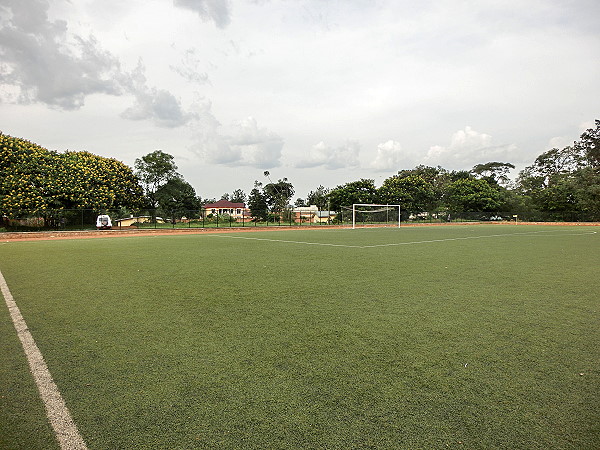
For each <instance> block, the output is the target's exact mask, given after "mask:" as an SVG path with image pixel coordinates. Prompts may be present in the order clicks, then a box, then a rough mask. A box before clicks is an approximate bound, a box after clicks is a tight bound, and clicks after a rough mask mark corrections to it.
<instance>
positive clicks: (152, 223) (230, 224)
mask: <svg viewBox="0 0 600 450" xmlns="http://www.w3.org/2000/svg"><path fill="white" fill-rule="evenodd" d="M99 214H107V215H108V216H109V217H110V218H111V221H112V229H122V230H123V229H158V228H234V227H241V228H245V227H281V226H296V227H327V226H331V225H335V226H340V225H343V226H351V225H352V211H348V210H342V211H340V212H337V213H334V212H330V211H318V212H315V213H314V214H308V215H307V214H294V213H293V211H287V212H286V213H284V214H283V215H273V214H272V215H270V216H269V218H268V219H267V220H260V221H257V220H254V219H252V218H250V217H244V218H238V219H236V218H234V217H232V216H228V215H212V214H209V215H203V214H201V213H200V212H199V211H177V212H169V211H161V210H139V211H131V210H123V209H119V210H92V209H74V210H65V209H62V210H43V211H22V210H18V211H17V210H8V211H3V212H2V215H1V216H0V231H40V230H65V231H68V230H71V231H81V230H94V229H96V217H97V216H98V215H99ZM598 219H599V218H598V217H594V216H593V215H592V214H584V213H581V212H570V211H566V212H565V211H563V212H539V211H537V212H518V213H513V212H460V213H457V212H449V211H436V212H422V213H418V214H409V213H407V212H405V211H403V212H402V217H401V222H402V223H457V222H481V221H492V222H494V221H512V222H515V221H517V222H592V221H598ZM361 220H362V222H361V223H362V224H365V225H369V224H381V223H382V222H381V221H380V220H375V221H373V222H371V221H370V219H361ZM389 222H390V223H394V222H395V223H396V224H397V223H398V217H397V215H396V217H390V218H389Z"/></svg>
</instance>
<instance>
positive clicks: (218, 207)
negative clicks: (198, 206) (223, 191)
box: [202, 200, 250, 220]
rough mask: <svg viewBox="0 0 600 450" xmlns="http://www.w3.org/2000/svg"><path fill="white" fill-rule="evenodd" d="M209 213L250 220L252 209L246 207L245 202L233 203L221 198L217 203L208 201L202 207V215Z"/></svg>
mask: <svg viewBox="0 0 600 450" xmlns="http://www.w3.org/2000/svg"><path fill="white" fill-rule="evenodd" d="M209 214H212V215H216V214H218V215H219V216H223V215H228V216H230V217H233V218H234V219H236V220H248V219H250V209H249V208H246V204H245V203H233V202H230V201H229V200H219V201H218V202H215V203H207V204H206V205H204V206H203V207H202V215H203V216H205V217H206V216H208V215H209Z"/></svg>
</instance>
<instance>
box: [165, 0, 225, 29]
mask: <svg viewBox="0 0 600 450" xmlns="http://www.w3.org/2000/svg"><path fill="white" fill-rule="evenodd" d="M173 5H175V6H178V7H180V8H185V9H189V10H191V11H194V12H196V13H198V15H199V16H200V17H201V18H202V19H203V20H212V21H214V22H215V24H216V25H217V26H218V27H219V28H225V27H226V26H227V25H229V22H230V20H231V19H230V14H231V11H230V4H229V0H173Z"/></svg>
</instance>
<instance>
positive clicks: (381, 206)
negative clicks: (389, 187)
mask: <svg viewBox="0 0 600 450" xmlns="http://www.w3.org/2000/svg"><path fill="white" fill-rule="evenodd" d="M361 206H362V207H366V206H368V207H372V208H379V209H374V210H371V211H365V210H358V209H357V208H360V207H361ZM396 208H397V209H398V228H400V205H389V204H386V205H384V204H378V203H353V204H352V228H356V212H357V211H359V212H366V213H369V212H370V213H373V212H382V211H389V210H390V209H396Z"/></svg>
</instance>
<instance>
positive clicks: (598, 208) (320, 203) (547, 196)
mask: <svg viewBox="0 0 600 450" xmlns="http://www.w3.org/2000/svg"><path fill="white" fill-rule="evenodd" d="M514 168H515V166H514V165H513V164H511V163H509V162H500V161H492V162H486V163H482V164H477V165H475V166H474V167H473V168H471V169H470V170H459V171H449V170H446V169H444V168H443V167H440V166H438V167H430V166H423V165H420V166H417V167H415V168H413V169H403V170H399V171H398V172H397V173H396V174H395V175H393V176H391V177H389V178H387V179H385V180H384V181H383V183H382V185H381V186H380V187H377V186H376V185H375V182H374V180H372V179H360V180H356V181H351V182H348V183H345V184H343V185H339V186H336V187H334V188H331V189H330V188H326V187H324V186H323V185H320V186H318V187H317V188H316V189H315V190H313V191H310V192H309V193H308V194H307V196H306V197H305V198H297V199H296V200H295V202H294V205H295V206H308V205H316V206H317V207H318V208H319V209H321V210H331V211H341V210H342V209H343V208H346V207H349V206H351V205H352V204H353V203H382V204H400V205H401V207H402V211H403V214H404V215H405V216H407V215H416V214H420V213H423V212H428V213H433V214H438V215H439V214H461V213H465V212H483V213H489V214H492V213H496V212H511V213H514V214H521V215H527V214H529V215H532V216H535V215H536V214H537V215H543V217H544V218H546V219H555V220H564V219H565V218H566V217H567V216H568V217H570V218H573V219H575V220H594V221H597V220H600V121H599V120H596V121H595V128H590V129H588V130H586V131H585V132H584V133H583V134H582V135H581V136H580V139H579V140H578V141H576V142H574V143H573V145H570V146H567V147H564V148H562V149H559V148H553V149H551V150H548V151H547V152H544V153H542V154H541V155H539V156H538V157H537V158H536V159H535V161H534V162H533V164H531V165H530V166H527V167H526V168H525V169H524V170H522V171H521V172H520V173H519V175H518V176H517V178H516V179H515V180H514V181H511V180H510V179H509V177H508V175H509V172H510V171H511V170H512V169H514ZM263 175H264V176H265V177H266V179H267V180H268V183H263V182H260V181H258V180H256V181H255V183H254V186H253V188H252V190H251V191H250V193H249V195H246V193H245V192H244V191H243V190H242V189H236V190H234V191H233V192H232V193H231V194H229V193H225V194H223V195H222V197H221V198H222V199H226V200H230V201H232V202H234V203H247V205H248V207H249V208H250V210H251V213H252V216H253V217H254V218H255V219H257V220H266V219H268V218H269V216H278V217H282V216H283V215H285V214H286V212H288V213H289V210H290V208H291V207H292V205H291V202H292V199H293V196H294V194H295V190H294V186H293V185H292V183H291V182H290V181H289V180H288V179H287V178H281V179H278V180H277V181H276V182H274V181H272V180H271V178H270V173H269V172H268V171H265V172H264V173H263ZM214 201H215V199H214V198H213V199H202V198H201V197H200V196H199V195H197V194H196V191H195V190H194V188H193V187H192V186H191V185H190V184H189V183H188V182H187V181H186V180H185V179H184V177H183V176H182V175H181V174H179V173H178V172H177V166H176V164H175V161H174V158H173V156H171V155H169V154H168V153H165V152H163V151H161V150H156V151H154V152H152V153H149V154H147V155H145V156H143V157H141V158H138V159H136V160H135V165H134V168H131V167H129V166H127V165H125V164H124V163H122V162H120V161H117V160H116V159H112V158H104V157H101V156H97V155H94V154H91V153H89V152H85V151H79V152H72V151H67V152H63V153H60V152H56V151H51V150H47V149H45V148H43V147H41V146H39V145H37V144H34V143H32V142H30V141H27V140H25V139H21V138H15V137H12V136H8V135H6V134H2V133H0V214H2V215H10V214H11V212H14V211H44V210H64V209H93V210H96V211H100V210H109V209H110V210H115V209H120V210H123V211H128V210H141V209H153V210H162V211H164V212H168V213H169V214H170V216H169V217H175V216H179V217H181V216H183V215H186V214H187V215H189V213H190V212H191V211H197V212H198V213H199V211H200V209H201V208H202V206H203V205H204V204H207V203H211V202H214Z"/></svg>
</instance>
